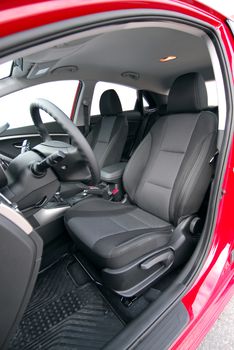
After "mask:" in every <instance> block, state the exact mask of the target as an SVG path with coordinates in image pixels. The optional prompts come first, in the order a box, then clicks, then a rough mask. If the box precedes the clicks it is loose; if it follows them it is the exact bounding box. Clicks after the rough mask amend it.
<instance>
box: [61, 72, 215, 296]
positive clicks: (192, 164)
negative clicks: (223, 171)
mask: <svg viewBox="0 0 234 350" xmlns="http://www.w3.org/2000/svg"><path fill="white" fill-rule="evenodd" d="M206 107H207V92H206V87H205V83H204V80H203V78H202V77H201V76H200V75H199V74H198V73H189V74H185V75H183V76H181V77H179V78H177V79H176V80H175V82H174V84H173V86H172V88H171V90H170V93H169V97H168V115H166V116H163V117H161V118H160V119H158V120H157V121H156V123H155V124H154V126H153V127H152V129H151V130H150V132H149V133H148V134H147V135H146V137H145V138H144V139H143V141H142V142H141V143H140V145H139V146H138V148H137V149H136V151H135V152H134V154H133V156H132V157H131V159H130V161H129V162H128V164H127V167H126V169H125V172H124V176H123V184H124V187H125V189H126V192H127V195H128V199H129V201H128V203H125V204H122V203H115V202H111V201H107V200H105V199H102V198H96V197H90V198H87V199H85V200H83V201H81V202H79V203H78V204H76V205H75V206H73V207H72V208H70V209H69V210H67V212H66V213H65V224H66V226H67V229H68V231H69V233H70V235H71V237H72V238H73V240H74V241H75V242H76V243H77V246H78V248H79V249H80V250H81V251H82V252H83V253H84V254H85V255H86V256H87V257H88V258H89V259H90V260H91V261H93V263H94V264H95V266H97V267H98V268H99V269H100V270H101V276H102V281H103V283H105V284H106V285H107V286H108V287H109V288H111V289H112V290H114V291H115V292H116V293H118V294H120V295H122V296H125V297H131V296H133V295H137V294H139V293H141V292H142V291H143V290H144V289H145V288H146V287H147V286H148V285H150V284H152V283H153V282H154V281H156V280H157V279H158V278H159V277H160V276H162V275H164V274H165V273H166V272H168V271H169V269H172V268H174V267H176V266H178V265H179V264H182V263H183V262H185V261H186V259H188V258H189V256H190V255H191V253H192V251H193V248H194V238H193V236H192V234H191V233H190V229H189V227H190V223H191V220H192V218H193V217H194V216H195V215H196V213H197V212H198V210H199V208H200V205H201V203H202V201H203V198H204V196H205V193H206V191H207V188H208V186H209V184H210V181H211V177H212V174H213V171H214V170H213V165H212V164H211V162H210V160H211V158H212V157H213V155H214V154H215V151H216V142H217V117H216V115H215V114H213V113H212V112H209V111H205V110H204V109H205V108H206Z"/></svg>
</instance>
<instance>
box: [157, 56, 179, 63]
mask: <svg viewBox="0 0 234 350" xmlns="http://www.w3.org/2000/svg"><path fill="white" fill-rule="evenodd" d="M176 58H177V57H176V56H166V57H162V58H160V62H169V61H173V60H175V59H176Z"/></svg>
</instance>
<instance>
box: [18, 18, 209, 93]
mask: <svg viewBox="0 0 234 350" xmlns="http://www.w3.org/2000/svg"><path fill="white" fill-rule="evenodd" d="M143 25H144V24H141V25H139V24H138V25H137V27H134V26H132V27H131V25H126V26H118V27H117V28H115V30H114V29H113V28H112V30H111V31H107V29H105V31H104V32H103V33H97V32H96V33H95V32H94V31H92V32H90V33H89V34H88V35H86V36H81V37H80V38H78V39H76V40H73V41H70V42H68V41H66V42H64V43H62V44H59V45H56V46H53V47H49V48H47V49H44V50H42V51H39V52H37V53H34V54H31V55H29V56H26V57H24V61H25V63H26V65H25V67H26V68H27V71H25V75H26V76H27V75H28V72H29V71H30V69H32V66H33V65H34V69H35V67H38V69H40V67H42V64H45V65H48V66H49V67H50V71H49V73H47V76H46V75H45V76H43V77H41V78H39V80H40V82H41V80H42V81H43V80H47V81H48V80H55V79H71V78H72V79H80V80H94V81H99V80H101V81H109V82H115V83H120V84H124V85H129V86H133V87H136V88H141V89H147V90H152V91H156V92H159V93H167V91H168V90H169V88H170V86H171V84H172V82H173V80H174V79H175V78H176V77H177V76H179V75H181V74H184V73H187V72H192V71H197V72H200V73H201V74H202V75H203V76H204V78H205V80H212V79H213V70H212V65H211V60H210V56H209V52H208V49H207V46H206V43H205V40H204V35H203V36H201V33H200V36H198V35H197V34H196V35H195V34H192V33H191V27H188V26H184V25H183V26H180V25H177V27H176V26H175V24H173V27H172V28H170V24H165V23H164V24H163V25H161V27H160V26H159V25H158V26H155V25H153V24H152V25H150V24H149V23H148V24H147V27H143ZM171 26H172V24H171ZM185 27H186V28H187V32H185V30H186V28H185ZM181 29H182V30H181ZM188 29H189V30H188ZM189 32H190V33H189ZM168 55H175V56H177V59H176V60H174V61H170V62H167V63H161V62H160V61H159V59H160V58H162V57H165V56H168ZM35 64H36V65H37V66H36V65H35ZM70 65H75V66H77V67H78V70H77V71H75V72H68V71H67V70H64V71H60V72H58V73H51V71H53V70H54V69H55V68H58V67H63V66H70ZM29 68H30V69H29ZM126 71H130V72H136V73H138V74H139V76H140V78H139V80H133V79H130V78H124V77H122V76H121V74H122V73H123V72H126ZM31 78H32V77H31ZM33 80H38V78H37V79H36V78H35V79H33ZM33 83H35V82H33ZM31 84H32V82H31Z"/></svg>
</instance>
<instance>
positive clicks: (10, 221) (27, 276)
mask: <svg viewBox="0 0 234 350" xmlns="http://www.w3.org/2000/svg"><path fill="white" fill-rule="evenodd" d="M0 232H1V235H0V266H1V268H0V278H1V288H0V310H1V312H0V349H2V350H4V349H7V348H8V344H9V341H10V338H11V337H12V335H13V334H14V332H15V330H16V328H17V325H18V324H19V322H20V320H21V318H22V316H23V313H24V311H25V308H26V306H27V304H28V302H29V299H30V297H31V294H32V290H33V287H34V284H35V281H36V278H37V275H38V270H39V267H40V261H41V255H42V247H43V242H42V239H41V238H40V237H39V235H38V234H37V233H36V232H35V231H33V228H32V227H31V225H30V224H29V223H28V221H26V220H25V218H24V217H23V216H22V215H21V214H20V213H18V212H16V211H15V209H13V208H10V207H8V206H7V205H5V204H2V203H0Z"/></svg>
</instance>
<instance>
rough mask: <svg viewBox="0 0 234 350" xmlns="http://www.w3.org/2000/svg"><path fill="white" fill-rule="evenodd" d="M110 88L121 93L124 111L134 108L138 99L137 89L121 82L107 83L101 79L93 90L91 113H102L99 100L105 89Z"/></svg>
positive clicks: (120, 97)
mask: <svg viewBox="0 0 234 350" xmlns="http://www.w3.org/2000/svg"><path fill="white" fill-rule="evenodd" d="M109 89H114V90H115V91H116V92H117V94H118V95H119V99H120V102H121V105H122V109H123V111H130V110H133V109H134V107H135V104H136V99H137V91H136V90H135V89H133V88H130V87H127V86H123V85H119V84H113V83H105V82H103V81H99V82H98V83H97V84H96V85H95V88H94V92H93V99H92V104H91V115H97V114H100V109H99V101H100V98H101V95H102V93H103V92H104V91H106V90H109Z"/></svg>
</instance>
